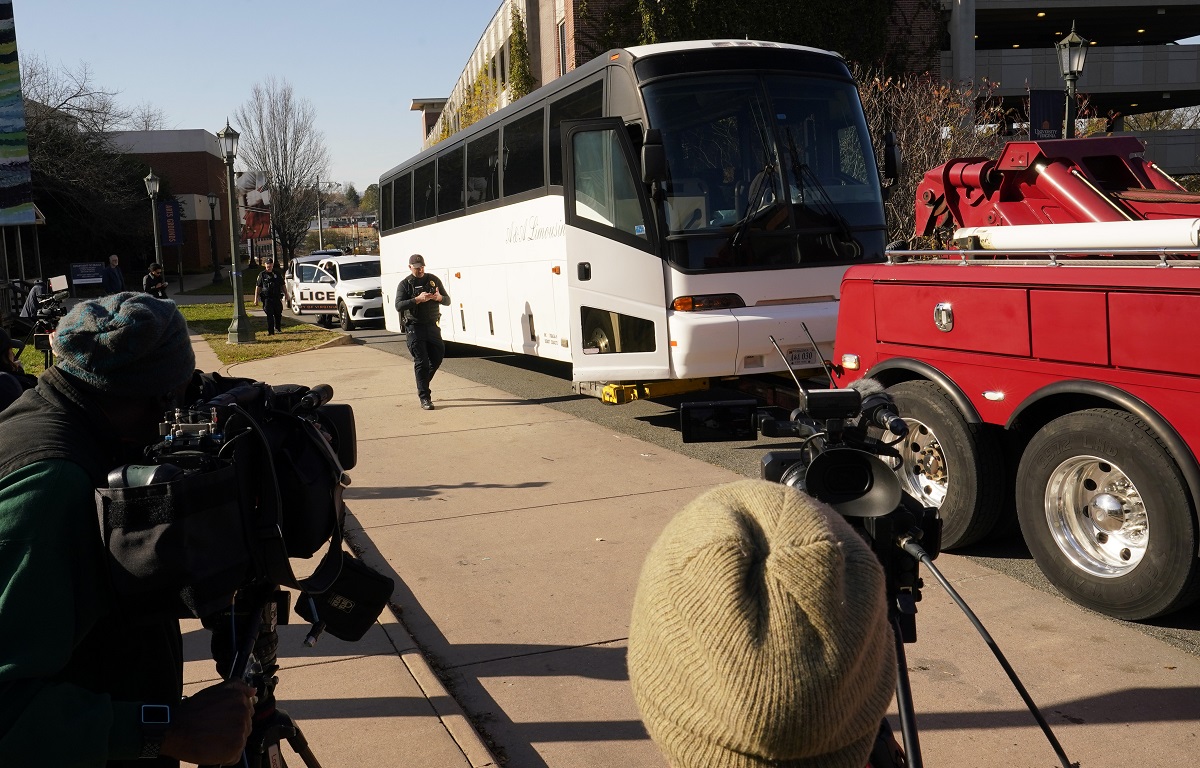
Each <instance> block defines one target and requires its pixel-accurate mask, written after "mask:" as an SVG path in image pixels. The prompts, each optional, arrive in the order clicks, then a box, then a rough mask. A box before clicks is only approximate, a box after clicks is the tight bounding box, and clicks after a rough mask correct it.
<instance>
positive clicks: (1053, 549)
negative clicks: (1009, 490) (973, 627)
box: [1015, 408, 1200, 620]
mask: <svg viewBox="0 0 1200 768" xmlns="http://www.w3.org/2000/svg"><path fill="white" fill-rule="evenodd" d="M1015 500H1016V505H1017V516H1018V518H1019V519H1020V521H1021V534H1022V535H1023V536H1024V537H1025V543H1026V544H1027V545H1029V553H1030V554H1031V555H1033V559H1034V561H1035V562H1036V563H1037V565H1038V568H1040V569H1041V571H1042V573H1044V574H1045V575H1046V578H1047V579H1049V581H1050V583H1051V584H1053V585H1054V586H1055V587H1057V588H1058V590H1059V591H1060V592H1062V593H1063V594H1064V595H1065V596H1067V597H1069V598H1070V599H1072V600H1074V601H1075V602H1077V603H1079V604H1080V605H1083V606H1086V607H1088V608H1091V609H1092V610H1095V611H1100V612H1101V613H1106V614H1108V615H1109V616H1113V617H1115V618H1118V619H1131V620H1141V619H1149V618H1153V617H1155V616H1161V615H1163V614H1166V613H1171V612H1172V611H1175V610H1178V609H1180V608H1183V607H1184V606H1186V605H1189V604H1190V603H1192V602H1194V601H1195V600H1196V598H1197V597H1200V561H1198V560H1197V558H1196V543H1197V536H1198V534H1197V530H1196V521H1195V519H1194V518H1193V512H1192V500H1191V497H1190V496H1189V494H1188V491H1187V486H1186V485H1185V483H1184V481H1183V473H1182V472H1181V471H1180V470H1179V467H1178V466H1177V465H1176V463H1175V460H1174V459H1173V458H1172V455H1171V453H1170V452H1169V451H1168V450H1167V448H1166V445H1165V444H1164V443H1163V441H1162V440H1161V439H1160V438H1159V437H1158V435H1157V434H1155V432H1154V429H1153V428H1152V427H1151V426H1150V425H1149V424H1147V423H1146V422H1144V421H1142V420H1140V419H1139V418H1138V417H1137V416H1135V415H1133V414H1132V413H1127V412H1125V411H1118V410H1113V409H1108V408H1093V409H1090V410H1086V411H1077V412H1075V413H1068V414H1066V415H1064V416H1060V417H1058V418H1057V419H1054V420H1053V421H1051V422H1050V423H1048V424H1046V425H1045V426H1043V427H1042V428H1041V429H1039V430H1038V431H1037V433H1036V434H1034V435H1033V437H1032V438H1030V440H1029V443H1028V445H1026V446H1025V449H1024V450H1023V451H1022V453H1021V464H1020V467H1018V469H1017V478H1016V488H1015Z"/></svg>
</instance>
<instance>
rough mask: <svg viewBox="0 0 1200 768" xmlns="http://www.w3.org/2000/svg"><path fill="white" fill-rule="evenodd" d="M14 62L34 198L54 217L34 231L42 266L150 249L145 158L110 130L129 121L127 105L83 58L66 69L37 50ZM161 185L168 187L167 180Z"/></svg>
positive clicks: (138, 256)
mask: <svg viewBox="0 0 1200 768" xmlns="http://www.w3.org/2000/svg"><path fill="white" fill-rule="evenodd" d="M20 63H21V67H20V69H21V90H22V95H23V96H24V106H25V129H26V136H27V140H28V144H29V167H30V173H31V176H32V181H33V200H34V202H35V203H36V204H37V206H38V208H39V209H41V211H42V212H43V213H44V214H45V215H46V218H47V220H48V221H51V222H53V226H51V227H46V231H45V232H43V233H41V237H40V245H41V250H42V255H43V258H44V260H45V262H46V264H47V266H48V267H49V268H51V269H61V268H62V267H61V266H60V265H61V264H62V263H65V262H66V261H67V260H71V259H73V260H78V259H79V258H81V254H93V255H95V254H108V253H114V252H116V253H121V254H123V255H129V256H131V257H132V258H130V259H129V261H128V262H126V263H129V264H136V263H138V262H139V261H140V260H142V259H143V258H146V257H148V255H149V254H152V253H153V246H152V240H151V237H150V222H149V216H147V215H146V211H147V209H146V207H145V205H146V202H147V200H146V189H145V186H144V184H143V183H142V176H144V175H145V173H146V165H145V164H144V162H143V161H142V160H140V159H138V158H136V157H134V156H129V155H123V154H121V153H120V152H118V151H116V149H115V148H114V146H113V143H112V140H111V136H110V134H109V131H111V130H114V129H116V128H120V127H126V126H128V124H129V118H130V115H131V112H130V111H129V110H127V109H125V108H124V107H122V106H121V105H120V103H119V102H118V101H117V92H116V91H114V90H110V89H107V88H104V87H102V86H100V85H98V84H97V83H96V82H95V80H94V78H93V76H92V72H91V70H90V69H89V67H88V65H87V64H80V65H78V66H77V67H75V68H74V69H69V68H66V67H63V66H52V65H50V64H48V63H47V62H46V61H45V60H44V59H42V58H39V57H38V56H36V55H23V56H22V57H21V62H20ZM160 191H161V192H162V193H163V194H168V193H169V190H167V189H166V185H165V183H164V188H163V189H162V190H160ZM51 274H54V273H53V272H51Z"/></svg>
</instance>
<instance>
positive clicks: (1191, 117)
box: [1125, 106, 1200, 131]
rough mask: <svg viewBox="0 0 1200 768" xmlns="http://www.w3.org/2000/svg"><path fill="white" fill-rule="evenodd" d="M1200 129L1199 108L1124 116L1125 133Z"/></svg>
mask: <svg viewBox="0 0 1200 768" xmlns="http://www.w3.org/2000/svg"><path fill="white" fill-rule="evenodd" d="M1196 128H1200V106H1193V107H1180V108H1179V109H1167V110H1164V111H1162V112H1145V113H1143V114H1140V115H1126V116H1125V130H1127V131H1177V130H1189V129H1192V130H1194V129H1196Z"/></svg>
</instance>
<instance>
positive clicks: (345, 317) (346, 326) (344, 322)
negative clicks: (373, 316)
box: [338, 301, 354, 331]
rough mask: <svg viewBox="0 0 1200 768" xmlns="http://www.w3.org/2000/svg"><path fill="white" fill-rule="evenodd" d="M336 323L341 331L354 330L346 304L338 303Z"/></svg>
mask: <svg viewBox="0 0 1200 768" xmlns="http://www.w3.org/2000/svg"><path fill="white" fill-rule="evenodd" d="M338 322H339V323H341V326H342V330H343V331H353V330H354V320H353V319H351V317H350V309H349V308H348V307H347V306H346V302H344V301H339V302H338Z"/></svg>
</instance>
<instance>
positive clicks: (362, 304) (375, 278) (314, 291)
mask: <svg viewBox="0 0 1200 768" xmlns="http://www.w3.org/2000/svg"><path fill="white" fill-rule="evenodd" d="M307 272H308V270H298V271H297V273H296V274H297V277H300V278H302V279H300V280H298V281H297V282H296V284H295V286H294V289H293V292H292V311H293V312H295V313H296V314H298V315H300V314H305V313H309V312H312V313H316V314H319V315H332V314H336V315H337V316H338V320H339V321H340V323H341V326H342V330H346V331H352V330H354V328H355V326H356V325H357V324H358V323H361V322H363V321H365V320H382V319H383V283H382V282H381V280H380V271H379V257H378V256H368V255H356V256H355V255H347V256H331V257H328V258H324V259H322V260H321V261H319V262H317V265H316V267H315V268H314V269H313V270H312V272H311V274H306V273H307ZM303 278H307V279H303Z"/></svg>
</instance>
